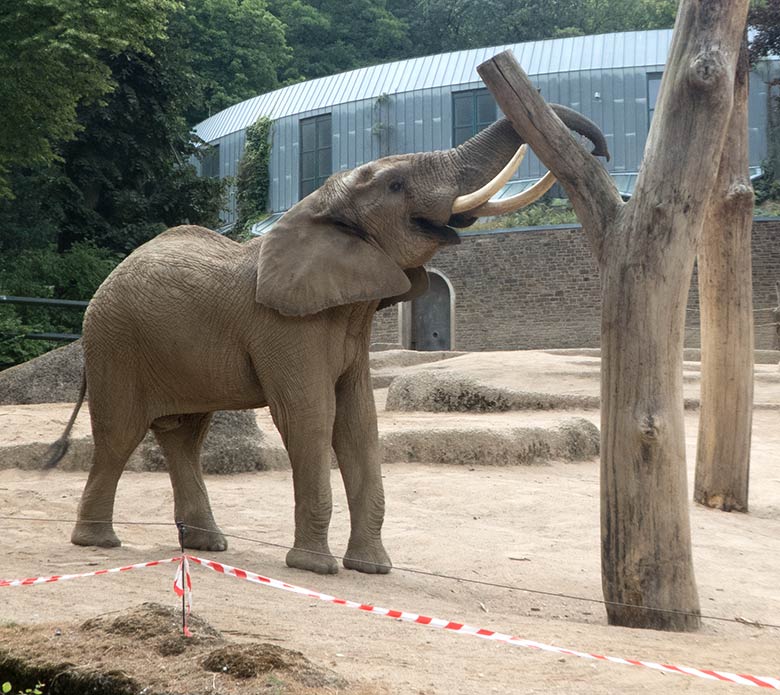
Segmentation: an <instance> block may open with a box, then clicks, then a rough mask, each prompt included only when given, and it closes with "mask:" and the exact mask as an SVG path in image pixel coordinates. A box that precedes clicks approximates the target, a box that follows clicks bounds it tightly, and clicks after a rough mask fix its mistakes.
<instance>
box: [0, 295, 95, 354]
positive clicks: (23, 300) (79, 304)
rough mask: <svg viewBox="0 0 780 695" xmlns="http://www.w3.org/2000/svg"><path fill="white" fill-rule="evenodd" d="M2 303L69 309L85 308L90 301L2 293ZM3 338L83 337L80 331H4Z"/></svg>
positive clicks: (73, 338)
mask: <svg viewBox="0 0 780 695" xmlns="http://www.w3.org/2000/svg"><path fill="white" fill-rule="evenodd" d="M0 304H26V305H28V306H29V305H33V306H53V307H65V308H69V309H85V308H86V307H87V305H88V304H89V302H83V301H79V300H75V299H46V298H43V297H15V296H12V295H6V294H0ZM0 337H2V338H26V339H27V340H59V341H62V342H67V343H70V342H72V341H74V340H78V339H79V338H81V334H80V333H2V334H0Z"/></svg>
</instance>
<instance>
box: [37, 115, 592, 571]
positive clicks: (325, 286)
mask: <svg viewBox="0 0 780 695" xmlns="http://www.w3.org/2000/svg"><path fill="white" fill-rule="evenodd" d="M554 108H555V109H556V111H557V113H558V114H559V116H560V117H561V118H562V120H563V121H564V122H565V123H567V125H569V126H570V127H571V128H573V129H574V130H576V131H577V132H579V133H581V134H583V135H585V136H586V137H588V138H589V139H590V140H591V141H592V142H593V143H594V145H595V150H594V154H603V155H606V144H605V142H604V138H603V136H602V134H601V132H600V131H599V129H598V128H597V127H596V126H595V124H593V123H592V122H590V121H589V120H587V119H586V118H584V117H582V116H581V115H579V114H577V113H575V112H573V111H571V110H569V109H567V108H564V107H554ZM521 144H522V142H521V140H520V138H519V136H518V135H517V134H516V133H515V131H514V129H513V128H512V126H511V125H510V124H509V123H508V122H507V121H505V120H501V121H498V122H496V123H494V124H493V125H492V126H490V127H488V128H487V129H485V130H483V131H482V132H480V133H478V134H477V135H476V136H474V137H473V138H472V139H471V140H468V141H467V142H465V143H464V144H463V145H460V146H459V147H456V148H454V149H451V150H448V151H441V152H427V153H418V154H407V155H397V156H391V157H386V158H384V159H380V160H377V161H374V162H370V163H367V164H364V165H362V166H359V167H357V168H355V169H353V170H350V171H345V172H341V173H338V174H335V175H333V176H332V177H331V178H330V179H329V180H328V181H327V182H326V183H325V184H324V185H323V186H322V187H321V188H320V189H318V190H317V191H315V192H314V193H312V194H310V195H309V196H308V197H306V198H305V199H303V200H302V201H300V202H299V203H298V204H297V205H295V206H294V207H293V208H291V209H290V210H289V211H288V212H287V213H286V214H285V215H284V216H283V217H282V218H281V219H280V220H279V222H277V224H276V225H275V226H274V227H273V229H272V230H271V231H270V232H269V233H268V234H267V235H265V236H263V237H258V238H255V239H252V240H251V241H248V242H245V243H243V244H240V243H237V242H235V241H232V240H230V239H227V238H225V237H224V236H220V235H219V234H216V233H214V232H211V231H209V230H207V229H204V228H201V227H195V226H182V227H176V228H173V229H169V230H168V231H166V232H163V233H162V234H160V235H159V236H158V237H156V238H155V239H153V240H151V241H149V242H148V243H146V244H144V245H143V246H141V247H139V248H138V249H137V250H136V251H134V252H133V253H132V254H130V256H128V257H127V258H126V259H125V260H124V261H123V262H122V263H121V264H120V265H119V266H117V268H116V269H115V270H114V271H113V272H112V273H111V275H110V276H109V277H108V278H107V279H106V280H105V282H104V283H103V284H102V285H101V286H100V288H99V289H98V290H97V292H96V293H95V296H94V297H93V298H92V301H91V302H90V304H89V307H88V309H87V311H86V314H85V318H84V331H83V346H84V355H85V373H84V384H87V383H88V384H89V400H90V415H91V419H92V432H93V438H94V447H95V449H94V454H93V460H92V467H91V470H90V472H89V477H88V480H87V483H86V487H85V489H84V493H83V496H82V498H81V502H80V505H79V513H78V521H77V523H76V526H75V528H74V530H73V534H72V538H71V540H72V542H73V543H75V544H78V545H97V546H106V547H108V546H116V545H119V542H120V541H119V539H118V538H117V536H116V534H115V533H114V529H113V524H112V522H111V520H112V514H113V507H114V498H115V493H116V488H117V482H118V480H119V477H120V475H121V473H122V470H123V468H124V466H125V463H126V461H127V459H128V458H129V456H130V455H131V453H132V452H133V450H134V449H135V447H136V446H137V445H138V443H139V442H140V441H141V439H142V438H143V437H144V435H145V433H146V432H147V430H148V429H150V428H151V429H152V431H153V432H154V435H155V436H156V438H157V440H158V441H159V444H160V446H161V448H162V450H163V452H164V454H165V457H166V459H167V464H168V470H169V474H170V478H171V483H172V485H173V493H174V507H175V509H174V513H175V518H176V520H177V521H179V522H182V523H184V524H185V525H186V526H187V527H188V528H187V532H186V535H185V544H186V545H187V546H188V547H190V548H197V549H203V550H224V549H225V548H227V540H226V539H225V537H224V536H223V534H222V532H221V531H220V529H219V528H218V527H217V525H216V523H215V521H214V518H213V516H212V511H211V506H210V503H209V499H208V495H207V492H206V486H205V484H204V481H203V475H202V472H201V468H200V463H199V453H200V448H201V443H202V441H203V439H204V436H205V434H206V431H207V429H208V426H209V419H210V417H211V413H212V412H214V411H216V410H232V409H246V408H259V407H262V406H269V407H270V411H271V414H272V417H273V420H274V423H275V424H276V426H277V428H278V429H279V432H280V433H281V436H282V439H283V442H284V445H285V447H286V448H287V452H288V454H289V458H290V462H291V466H292V473H293V487H294V496H295V542H294V547H293V548H292V549H291V550H290V551H289V553H288V554H287V564H288V565H289V566H291V567H297V568H301V569H306V570H312V571H314V572H320V573H334V572H336V571H337V563H336V560H335V558H334V557H333V555H332V554H331V551H330V549H329V547H328V526H329V523H330V517H331V489H330V451H331V445H332V447H333V450H334V451H335V453H336V458H337V461H338V466H339V469H340V472H341V476H342V479H343V482H344V486H345V489H346V494H347V499H348V504H349V511H350V519H351V534H350V538H349V544H348V547H347V551H346V557H345V558H344V560H343V563H344V566H345V567H347V568H350V569H356V570H360V571H363V572H369V573H385V572H388V571H389V570H390V567H391V563H390V559H389V557H388V555H387V553H386V552H385V549H384V547H383V545H382V540H381V535H380V532H381V528H382V523H383V518H384V492H383V488H382V479H381V474H380V466H379V457H378V434H377V422H376V410H375V406H374V401H373V393H372V389H371V379H370V375H369V360H368V352H369V339H370V333H371V322H372V317H373V315H374V312H375V311H376V310H377V309H378V308H383V307H385V306H389V305H391V304H394V303H396V302H399V301H405V300H409V299H412V298H414V297H416V296H419V295H420V294H421V293H423V292H424V291H425V290H426V288H427V275H426V272H425V270H424V268H423V264H424V263H426V262H427V261H428V260H429V259H430V258H431V257H432V256H433V255H434V253H435V252H436V250H437V249H438V248H439V247H441V246H442V245H446V244H456V243H458V242H459V238H458V235H457V233H456V232H455V231H454V230H453V229H452V228H451V226H450V225H452V226H466V225H468V224H471V223H472V222H473V221H474V219H475V217H476V215H477V214H478V211H479V210H480V208H481V204H482V203H483V202H484V200H486V197H489V196H490V195H492V193H491V190H492V189H494V188H495V187H496V185H497V184H494V185H493V186H492V187H491V186H488V188H489V189H490V190H487V189H484V190H482V192H480V193H479V195H478V196H477V198H474V197H470V196H468V195H467V194H470V193H472V192H474V191H475V190H477V189H480V188H481V187H483V186H484V185H485V184H487V183H488V182H489V181H490V180H491V179H494V178H495V177H497V175H498V174H499V172H500V171H501V170H502V168H503V169H506V167H505V166H504V164H505V162H506V161H507V160H509V159H510V158H511V156H512V154H513V153H514V152H515V151H516V150H517V149H518V147H519V146H520V145H521ZM511 173H512V172H511V171H510V172H509V175H511ZM504 178H506V175H505V176H504ZM499 180H500V179H499ZM464 196H465V197H464ZM453 210H455V211H456V212H455V213H453ZM84 388H85V386H82V395H81V397H80V399H79V403H78V404H77V406H76V409H75V410H74V414H73V417H72V419H71V423H70V424H69V425H68V427H67V428H66V430H65V433H64V434H63V437H62V438H61V439H60V440H58V447H59V448H58V449H57V450H55V452H54V453H53V454H52V458H51V461H50V462H49V465H56V462H57V461H58V460H59V459H60V458H61V456H62V454H63V453H64V451H63V449H64V448H65V447H66V446H67V441H68V436H69V433H70V427H71V425H72V422H73V418H75V416H76V414H77V412H78V408H79V406H80V404H81V402H82V400H83V392H84Z"/></svg>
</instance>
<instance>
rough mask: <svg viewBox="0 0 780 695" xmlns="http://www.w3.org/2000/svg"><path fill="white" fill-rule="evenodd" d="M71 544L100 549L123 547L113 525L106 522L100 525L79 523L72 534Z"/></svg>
mask: <svg viewBox="0 0 780 695" xmlns="http://www.w3.org/2000/svg"><path fill="white" fill-rule="evenodd" d="M70 542H71V543H73V545H96V546H98V547H99V548H117V547H119V546H120V545H122V541H120V540H119V537H118V536H117V535H116V533H114V528H113V526H112V525H111V524H106V523H105V522H103V523H99V524H90V523H87V522H84V521H79V522H77V523H76V526H75V527H74V528H73V533H71V534H70Z"/></svg>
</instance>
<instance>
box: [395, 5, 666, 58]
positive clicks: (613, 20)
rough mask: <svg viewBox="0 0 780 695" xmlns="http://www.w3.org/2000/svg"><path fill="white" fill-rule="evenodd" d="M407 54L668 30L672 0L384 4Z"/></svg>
mask: <svg viewBox="0 0 780 695" xmlns="http://www.w3.org/2000/svg"><path fill="white" fill-rule="evenodd" d="M390 3H391V4H390V9H391V11H392V12H393V13H394V14H395V15H396V16H398V17H400V18H401V19H403V21H404V22H405V23H406V24H407V25H408V27H409V36H410V39H411V42H412V53H413V54H414V55H424V54H429V53H437V52H443V51H455V50H461V49H464V48H477V47H480V46H495V45H498V44H505V43H518V42H523V41H535V40H539V39H548V38H559V37H565V36H580V35H585V34H593V33H604V32H609V31H628V30H633V29H656V28H661V27H671V26H672V24H673V23H674V17H675V13H676V10H677V2H676V0H390Z"/></svg>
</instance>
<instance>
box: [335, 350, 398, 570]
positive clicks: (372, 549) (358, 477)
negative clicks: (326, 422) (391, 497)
mask: <svg viewBox="0 0 780 695" xmlns="http://www.w3.org/2000/svg"><path fill="white" fill-rule="evenodd" d="M336 399H337V400H336V420H335V424H334V427H333V448H334V449H335V451H336V458H337V459H338V462H339V469H340V471H341V477H342V479H343V481H344V488H345V490H346V493H347V502H348V504H349V513H350V523H351V533H350V537H349V545H348V547H347V553H346V555H345V557H344V567H346V568H347V569H354V570H358V571H360V572H367V573H370V574H386V573H388V572H389V571H390V569H391V567H392V563H391V562H390V557H389V556H388V554H387V552H386V551H385V548H384V546H383V545H382V537H381V533H382V523H383V521H384V516H385V494H384V488H383V485H382V472H381V468H380V460H379V435H378V432H377V422H376V406H375V405H374V393H373V390H372V388H371V376H370V373H369V370H368V365H367V363H366V365H364V367H363V368H360V369H357V370H355V371H354V372H351V373H348V374H346V375H345V376H344V377H343V378H342V381H341V382H340V383H339V386H338V389H337V391H336Z"/></svg>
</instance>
